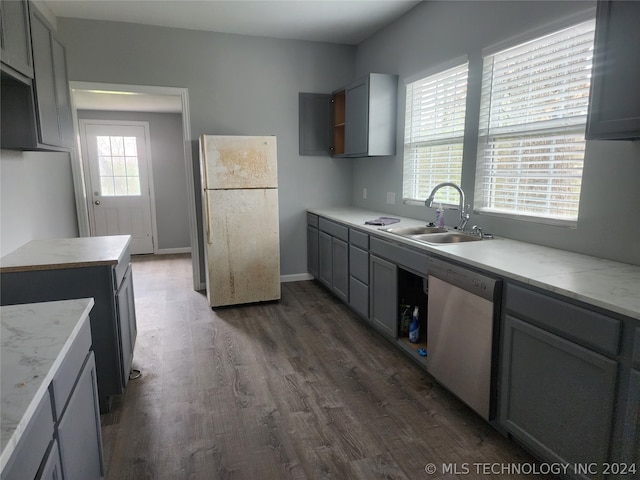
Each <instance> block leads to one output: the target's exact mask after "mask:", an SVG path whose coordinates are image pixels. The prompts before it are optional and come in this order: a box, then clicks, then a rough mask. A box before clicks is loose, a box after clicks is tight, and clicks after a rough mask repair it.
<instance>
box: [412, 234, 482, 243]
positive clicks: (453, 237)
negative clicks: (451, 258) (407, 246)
mask: <svg viewBox="0 0 640 480" xmlns="http://www.w3.org/2000/svg"><path fill="white" fill-rule="evenodd" d="M410 238H412V239H413V240H419V241H421V242H426V243H460V242H476V241H478V240H482V237H480V236H476V235H470V234H468V233H462V232H447V233H431V234H426V235H414V236H412V237H410Z"/></svg>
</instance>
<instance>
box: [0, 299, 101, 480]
mask: <svg viewBox="0 0 640 480" xmlns="http://www.w3.org/2000/svg"><path fill="white" fill-rule="evenodd" d="M93 303H94V302H93V298H83V299H79V300H65V301H59V302H43V303H29V304H23V305H11V306H5V307H0V339H1V342H0V361H1V363H0V375H1V377H0V382H1V383H0V389H1V390H0V396H1V398H0V401H1V404H0V405H1V414H0V420H1V437H0V449H1V453H0V471H1V470H2V469H4V467H5V466H6V464H7V462H8V461H9V459H10V458H11V455H12V453H13V451H14V449H15V447H16V445H17V444H18V441H19V440H20V437H21V436H22V434H23V433H24V430H25V428H26V426H27V424H28V423H29V420H30V419H31V417H32V416H33V414H34V412H35V410H36V407H37V406H38V405H39V403H40V401H41V400H42V398H43V397H44V395H48V387H49V384H50V383H51V381H52V379H53V377H54V375H55V374H56V372H57V371H58V368H60V365H61V364H62V362H63V360H64V358H65V356H66V354H67V352H68V351H69V348H70V347H71V345H72V344H73V342H74V340H75V339H76V336H77V335H78V332H79V331H80V329H81V327H82V326H83V325H84V322H86V321H89V312H90V311H91V308H92V307H93Z"/></svg>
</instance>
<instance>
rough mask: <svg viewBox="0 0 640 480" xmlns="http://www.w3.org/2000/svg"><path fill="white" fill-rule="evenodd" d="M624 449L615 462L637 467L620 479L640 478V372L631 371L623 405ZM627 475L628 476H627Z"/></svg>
mask: <svg viewBox="0 0 640 480" xmlns="http://www.w3.org/2000/svg"><path fill="white" fill-rule="evenodd" d="M622 411H623V425H624V427H623V430H622V442H621V445H622V447H621V448H620V451H619V456H618V457H617V458H615V461H617V462H620V463H621V464H624V465H635V466H636V470H635V471H633V472H624V473H622V474H620V475H619V477H618V478H629V479H632V478H638V477H640V370H631V372H630V373H629V384H628V388H627V394H626V398H625V401H624V403H623V405H622ZM625 473H626V474H625Z"/></svg>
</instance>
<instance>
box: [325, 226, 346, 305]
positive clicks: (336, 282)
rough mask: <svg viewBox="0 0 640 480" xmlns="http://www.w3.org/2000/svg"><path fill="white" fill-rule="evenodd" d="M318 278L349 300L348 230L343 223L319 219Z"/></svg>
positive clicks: (344, 300) (338, 294) (337, 294)
mask: <svg viewBox="0 0 640 480" xmlns="http://www.w3.org/2000/svg"><path fill="white" fill-rule="evenodd" d="M318 225H319V230H320V232H319V234H318V277H317V278H318V280H320V282H322V283H323V284H324V285H325V286H326V287H327V288H329V289H331V291H332V292H333V293H334V294H335V295H336V296H337V297H338V298H340V299H341V300H342V301H343V302H345V303H348V302H349V244H348V243H347V241H348V239H349V231H348V229H347V227H345V226H344V225H340V224H338V223H336V222H332V221H330V220H327V219H325V218H320V219H319V223H318Z"/></svg>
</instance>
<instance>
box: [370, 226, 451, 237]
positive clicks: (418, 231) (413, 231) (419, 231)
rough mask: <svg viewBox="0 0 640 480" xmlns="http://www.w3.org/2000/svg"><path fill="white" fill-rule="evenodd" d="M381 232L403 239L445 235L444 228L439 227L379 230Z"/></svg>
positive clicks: (445, 230)
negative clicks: (417, 236) (415, 236)
mask: <svg viewBox="0 0 640 480" xmlns="http://www.w3.org/2000/svg"><path fill="white" fill-rule="evenodd" d="M380 230H382V231H383V232H389V233H395V234H396V235H402V236H403V237H413V236H414V235H425V234H432V233H446V232H447V231H448V230H447V229H446V228H440V227H398V228H381V229H380Z"/></svg>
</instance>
